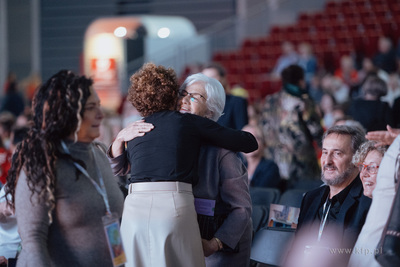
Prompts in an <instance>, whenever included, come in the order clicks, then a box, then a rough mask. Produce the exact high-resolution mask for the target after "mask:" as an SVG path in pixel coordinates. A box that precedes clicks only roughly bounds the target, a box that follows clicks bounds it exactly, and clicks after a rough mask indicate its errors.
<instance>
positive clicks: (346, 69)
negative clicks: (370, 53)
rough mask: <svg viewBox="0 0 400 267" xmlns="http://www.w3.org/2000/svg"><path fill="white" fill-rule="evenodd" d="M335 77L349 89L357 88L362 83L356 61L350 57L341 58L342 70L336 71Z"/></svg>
mask: <svg viewBox="0 0 400 267" xmlns="http://www.w3.org/2000/svg"><path fill="white" fill-rule="evenodd" d="M334 75H335V77H337V78H339V79H340V80H341V81H342V82H343V83H345V84H347V85H348V86H349V87H353V86H356V85H358V83H359V82H360V81H359V79H358V72H357V70H356V68H355V66H354V60H353V58H352V57H350V56H348V55H344V56H342V57H341V58H340V68H338V69H337V70H336V71H335V74H334Z"/></svg>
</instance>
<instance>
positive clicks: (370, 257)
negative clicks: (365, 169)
mask: <svg viewBox="0 0 400 267" xmlns="http://www.w3.org/2000/svg"><path fill="white" fill-rule="evenodd" d="M366 138H367V139H368V140H371V141H375V142H376V143H377V144H376V146H378V147H379V146H385V145H390V146H389V148H388V150H387V151H386V153H385V155H384V156H383V158H382V161H381V163H380V166H379V169H378V173H377V178H376V186H375V189H374V190H373V192H372V197H373V198H372V204H371V208H370V210H369V213H368V216H367V219H366V221H365V224H364V227H363V228H362V230H361V233H360V235H359V236H358V239H357V242H356V244H355V245H354V248H353V251H354V252H353V253H352V254H351V257H350V261H349V265H348V266H349V267H364V266H368V267H380V266H381V265H380V264H379V263H378V262H377V261H376V259H375V254H377V253H379V252H380V251H379V248H378V250H377V245H378V242H379V240H380V239H381V237H382V233H383V230H384V228H385V226H386V222H387V220H388V219H389V215H390V210H391V207H392V203H393V199H394V197H395V195H396V191H395V187H396V184H395V182H394V181H395V179H394V175H395V173H396V172H399V171H400V170H399V169H396V168H399V165H398V161H399V157H400V153H399V151H400V129H393V128H391V127H390V126H387V131H373V132H368V133H367V135H366ZM361 249H362V250H361Z"/></svg>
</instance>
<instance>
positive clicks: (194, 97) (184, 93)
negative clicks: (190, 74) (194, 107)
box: [179, 90, 207, 103]
mask: <svg viewBox="0 0 400 267" xmlns="http://www.w3.org/2000/svg"><path fill="white" fill-rule="evenodd" d="M179 95H180V96H181V97H186V96H189V98H190V101H192V102H195V103H199V102H200V98H204V100H206V101H207V99H206V98H205V97H204V96H202V95H201V94H199V93H189V92H188V91H186V90H181V91H180V92H179Z"/></svg>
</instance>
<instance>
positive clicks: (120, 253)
mask: <svg viewBox="0 0 400 267" xmlns="http://www.w3.org/2000/svg"><path fill="white" fill-rule="evenodd" d="M102 220H103V226H104V232H105V234H106V237H107V244H108V250H109V252H110V256H111V261H112V262H113V266H114V267H117V266H121V265H123V264H124V263H125V262H126V255H125V251H124V247H123V245H122V238H121V232H120V230H119V229H120V226H119V219H118V216H117V215H116V214H115V213H112V215H105V216H103V217H102Z"/></svg>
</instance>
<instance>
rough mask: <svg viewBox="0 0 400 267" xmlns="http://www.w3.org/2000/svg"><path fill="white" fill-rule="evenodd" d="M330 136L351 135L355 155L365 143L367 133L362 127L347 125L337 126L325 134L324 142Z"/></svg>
mask: <svg viewBox="0 0 400 267" xmlns="http://www.w3.org/2000/svg"><path fill="white" fill-rule="evenodd" d="M330 134H337V135H349V136H350V137H351V148H352V151H353V154H354V153H355V152H356V151H357V149H358V148H359V147H360V145H361V144H362V143H364V142H365V140H366V139H365V132H364V131H363V129H361V128H360V127H355V126H347V125H336V126H333V127H331V128H329V129H328V130H326V132H325V133H324V135H323V136H322V142H324V140H325V138H326V137H327V136H328V135H330Z"/></svg>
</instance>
